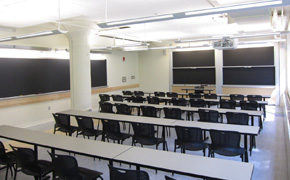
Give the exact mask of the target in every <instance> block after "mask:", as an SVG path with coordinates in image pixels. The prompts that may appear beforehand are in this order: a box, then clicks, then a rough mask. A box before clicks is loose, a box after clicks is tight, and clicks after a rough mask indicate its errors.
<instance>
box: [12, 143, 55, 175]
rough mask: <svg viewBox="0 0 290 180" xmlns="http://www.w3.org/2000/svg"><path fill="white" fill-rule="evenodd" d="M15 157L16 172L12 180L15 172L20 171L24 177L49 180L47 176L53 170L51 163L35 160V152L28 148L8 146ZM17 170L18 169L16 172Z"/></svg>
mask: <svg viewBox="0 0 290 180" xmlns="http://www.w3.org/2000/svg"><path fill="white" fill-rule="evenodd" d="M10 146H11V148H12V149H13V152H14V153H15V155H16V171H15V176H14V180H15V179H16V176H17V171H21V172H23V173H24V174H26V175H29V176H34V179H35V180H41V179H44V177H45V179H47V178H49V177H48V176H47V174H49V173H51V172H52V171H53V169H54V167H53V164H52V162H50V161H46V160H38V159H36V157H37V155H36V153H35V151H33V150H32V149H29V148H21V147H14V146H12V145H10ZM18 168H20V169H19V170H18Z"/></svg>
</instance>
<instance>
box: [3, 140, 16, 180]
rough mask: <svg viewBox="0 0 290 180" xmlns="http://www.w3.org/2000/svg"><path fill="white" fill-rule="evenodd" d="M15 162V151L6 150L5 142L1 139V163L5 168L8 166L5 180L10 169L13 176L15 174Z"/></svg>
mask: <svg viewBox="0 0 290 180" xmlns="http://www.w3.org/2000/svg"><path fill="white" fill-rule="evenodd" d="M15 163H16V156H15V153H13V152H12V151H10V152H6V149H5V146H4V144H3V143H2V142H1V141H0V165H4V167H3V168H6V175H5V180H7V177H8V170H9V169H10V172H11V176H13V170H14V171H15V167H14V165H15ZM5 166H6V167H5ZM1 169H2V168H1Z"/></svg>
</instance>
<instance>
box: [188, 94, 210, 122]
mask: <svg viewBox="0 0 290 180" xmlns="http://www.w3.org/2000/svg"><path fill="white" fill-rule="evenodd" d="M189 104H190V106H191V107H205V106H206V102H205V101H204V100H203V99H194V98H193V99H189ZM187 117H188V119H190V117H191V119H192V120H194V112H188V114H187Z"/></svg>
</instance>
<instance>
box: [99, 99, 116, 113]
mask: <svg viewBox="0 0 290 180" xmlns="http://www.w3.org/2000/svg"><path fill="white" fill-rule="evenodd" d="M100 112H104V113H114V111H113V104H111V103H109V102H100Z"/></svg>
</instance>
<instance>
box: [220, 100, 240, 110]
mask: <svg viewBox="0 0 290 180" xmlns="http://www.w3.org/2000/svg"><path fill="white" fill-rule="evenodd" d="M220 108H225V109H236V101H234V100H228V99H221V100H220Z"/></svg>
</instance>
